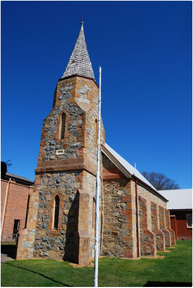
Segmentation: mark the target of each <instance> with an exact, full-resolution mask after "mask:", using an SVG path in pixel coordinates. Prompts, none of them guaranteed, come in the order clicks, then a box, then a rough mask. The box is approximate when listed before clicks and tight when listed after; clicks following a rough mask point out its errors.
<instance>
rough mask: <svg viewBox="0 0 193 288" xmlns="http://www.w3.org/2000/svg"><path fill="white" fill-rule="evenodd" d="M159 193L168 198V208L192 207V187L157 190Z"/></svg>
mask: <svg viewBox="0 0 193 288" xmlns="http://www.w3.org/2000/svg"><path fill="white" fill-rule="evenodd" d="M159 193H160V194H161V195H163V196H164V197H165V198H166V199H168V200H169V202H168V203H167V208H168V209H169V210H172V209H192V189H175V190H159Z"/></svg>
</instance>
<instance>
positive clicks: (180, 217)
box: [170, 210, 192, 240]
mask: <svg viewBox="0 0 193 288" xmlns="http://www.w3.org/2000/svg"><path fill="white" fill-rule="evenodd" d="M170 214H171V228H172V230H174V231H175V236H176V239H177V240H182V239H183V240H192V228H188V227H187V221H186V214H192V210H187V211H179V210H171V211H170ZM173 216H175V217H173Z"/></svg>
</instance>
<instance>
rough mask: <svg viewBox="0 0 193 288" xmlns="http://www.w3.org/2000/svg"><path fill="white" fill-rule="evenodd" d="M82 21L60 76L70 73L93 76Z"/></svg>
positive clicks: (66, 75) (70, 74)
mask: <svg viewBox="0 0 193 288" xmlns="http://www.w3.org/2000/svg"><path fill="white" fill-rule="evenodd" d="M83 24H84V23H83V21H82V22H81V27H80V32H79V35H78V39H77V41H76V44H75V46H74V49H73V51H72V54H71V56H70V60H69V61H68V64H67V67H66V70H65V72H64V74H63V76H62V78H65V77H69V76H72V75H80V76H85V77H88V78H92V79H94V80H95V78H94V72H93V69H92V65H91V62H90V57H89V55H88V50H87V46H86V41H85V36H84V27H83Z"/></svg>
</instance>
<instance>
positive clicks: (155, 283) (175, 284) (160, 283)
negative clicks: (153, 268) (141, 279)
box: [143, 281, 192, 287]
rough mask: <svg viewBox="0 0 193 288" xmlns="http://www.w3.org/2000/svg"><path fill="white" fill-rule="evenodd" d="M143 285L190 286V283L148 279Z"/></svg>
mask: <svg viewBox="0 0 193 288" xmlns="http://www.w3.org/2000/svg"><path fill="white" fill-rule="evenodd" d="M143 287H192V283H191V282H158V281H148V282H147V283H146V284H145V285H143Z"/></svg>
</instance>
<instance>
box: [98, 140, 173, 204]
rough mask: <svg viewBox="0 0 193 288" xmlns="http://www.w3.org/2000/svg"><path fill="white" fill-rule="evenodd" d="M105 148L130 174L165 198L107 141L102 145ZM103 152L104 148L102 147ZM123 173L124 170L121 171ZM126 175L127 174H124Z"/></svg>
mask: <svg viewBox="0 0 193 288" xmlns="http://www.w3.org/2000/svg"><path fill="white" fill-rule="evenodd" d="M103 147H105V148H106V149H107V151H109V152H110V154H111V155H112V156H113V157H114V158H116V159H117V161H118V162H119V163H120V164H121V165H122V167H123V168H124V169H125V170H126V171H127V172H128V173H129V174H130V175H132V176H135V177H136V178H137V179H139V180H141V181H142V182H143V183H144V184H146V185H147V186H149V187H150V188H151V189H152V190H154V191H155V192H156V194H157V195H160V196H161V198H162V197H163V198H164V199H165V200H167V198H165V197H164V196H163V195H161V194H160V193H159V192H158V191H157V190H156V188H155V187H154V186H153V185H152V184H151V183H150V182H149V181H148V180H147V179H146V178H145V177H144V176H143V175H142V174H141V173H140V172H139V171H138V170H137V169H136V168H134V167H133V166H132V165H131V164H129V163H128V162H127V161H126V160H125V159H124V158H122V157H121V156H120V155H119V154H118V153H117V152H115V151H114V150H113V149H112V148H111V147H110V146H109V145H108V144H107V143H105V146H103ZM102 151H103V152H105V151H104V149H102ZM122 172H123V173H124V171H122ZM124 174H125V173H124ZM126 176H127V175H126Z"/></svg>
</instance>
